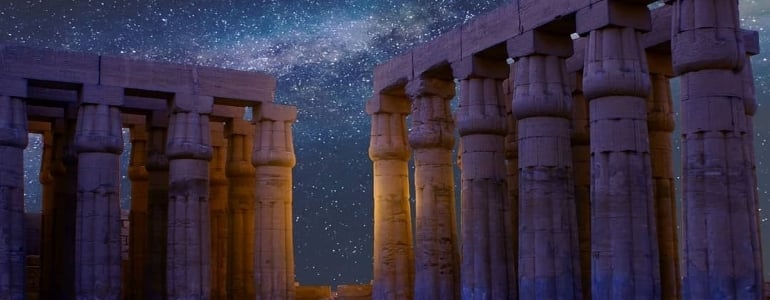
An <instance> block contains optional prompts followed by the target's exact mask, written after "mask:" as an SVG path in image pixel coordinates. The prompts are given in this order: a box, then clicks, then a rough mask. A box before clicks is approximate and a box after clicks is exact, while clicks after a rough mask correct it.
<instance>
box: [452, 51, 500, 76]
mask: <svg viewBox="0 0 770 300" xmlns="http://www.w3.org/2000/svg"><path fill="white" fill-rule="evenodd" d="M452 72H453V73H454V77H455V78H459V79H466V78H472V77H475V78H494V79H505V78H508V74H509V72H510V70H509V67H508V64H507V63H506V62H505V60H500V61H497V60H491V59H486V58H481V57H477V56H467V57H463V58H462V59H461V60H459V61H457V62H454V63H452Z"/></svg>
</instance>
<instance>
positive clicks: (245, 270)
mask: <svg viewBox="0 0 770 300" xmlns="http://www.w3.org/2000/svg"><path fill="white" fill-rule="evenodd" d="M254 130H255V129H254V125H252V124H250V123H249V122H248V121H246V120H241V119H232V120H229V121H228V122H227V125H226V126H225V134H226V136H227V143H228V145H227V164H226V169H225V172H226V173H227V180H228V181H229V183H230V184H229V185H228V195H227V201H228V209H227V216H228V217H227V219H228V221H229V223H228V226H229V229H230V230H229V239H228V240H229V246H228V248H227V252H228V254H227V263H228V265H227V276H228V277H227V285H228V288H227V294H228V296H229V297H230V298H231V299H254V298H255V297H256V290H255V286H254V255H255V248H254V237H255V235H256V232H255V226H256V224H257V223H256V222H257V219H256V203H255V201H256V198H255V197H256V196H255V192H256V188H255V186H254V182H256V178H255V175H256V170H255V168H254V165H252V164H251V151H252V147H253V146H254Z"/></svg>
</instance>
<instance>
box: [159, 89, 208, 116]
mask: <svg viewBox="0 0 770 300" xmlns="http://www.w3.org/2000/svg"><path fill="white" fill-rule="evenodd" d="M170 108H171V111H172V112H192V113H199V114H210V113H211V112H212V110H213V108H214V97H211V96H202V95H193V94H184V93H177V94H175V95H174V99H173V100H172V101H171V106H170Z"/></svg>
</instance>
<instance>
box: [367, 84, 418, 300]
mask: <svg viewBox="0 0 770 300" xmlns="http://www.w3.org/2000/svg"><path fill="white" fill-rule="evenodd" d="M410 111H411V107H410V105H409V101H408V100H407V99H405V98H404V97H397V96H390V95H378V96H377V97H376V98H373V99H371V100H369V102H367V105H366V112H367V114H369V115H370V116H371V118H372V131H371V135H370V142H369V158H370V159H371V160H372V162H373V187H374V190H373V193H374V281H373V290H372V299H378V300H381V299H412V297H413V296H412V295H413V292H414V246H413V242H412V213H411V207H410V205H409V169H408V161H409V157H410V151H409V150H410V149H409V145H408V141H407V134H406V115H408V114H409V112H410Z"/></svg>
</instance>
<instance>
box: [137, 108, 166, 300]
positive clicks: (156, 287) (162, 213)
mask: <svg viewBox="0 0 770 300" xmlns="http://www.w3.org/2000/svg"><path fill="white" fill-rule="evenodd" d="M147 120H148V124H147V163H146V165H145V169H146V170H147V178H148V180H147V181H148V184H147V252H148V254H149V257H148V258H147V260H146V264H145V267H144V291H140V292H142V293H143V295H144V298H145V299H165V298H166V294H167V293H166V286H167V284H166V282H167V281H166V266H167V265H166V253H167V251H166V247H167V244H166V243H167V241H168V239H167V236H168V199H169V197H168V195H169V194H168V186H169V185H168V184H169V173H168V157H167V156H166V140H167V135H168V134H167V133H168V113H167V112H166V111H154V112H152V113H151V114H150V116H149V118H148V119H147Z"/></svg>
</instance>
